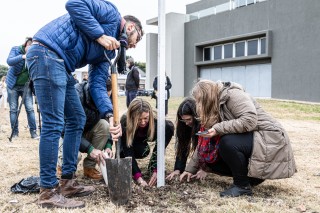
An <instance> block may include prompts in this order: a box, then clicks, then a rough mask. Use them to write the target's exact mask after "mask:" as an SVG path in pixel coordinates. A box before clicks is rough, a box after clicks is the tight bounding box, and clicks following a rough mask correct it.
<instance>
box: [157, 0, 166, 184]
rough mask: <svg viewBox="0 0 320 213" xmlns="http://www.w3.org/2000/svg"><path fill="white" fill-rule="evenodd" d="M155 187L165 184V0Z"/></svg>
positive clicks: (161, 8) (160, 44) (160, 32)
mask: <svg viewBox="0 0 320 213" xmlns="http://www.w3.org/2000/svg"><path fill="white" fill-rule="evenodd" d="M158 23H159V24H158V99H157V101H158V122H157V131H158V134H157V164H158V168H157V172H158V173H157V187H161V186H164V184H165V181H164V180H165V177H164V176H165V168H164V167H165V78H166V77H165V64H166V63H165V42H166V40H165V34H166V17H165V0H158Z"/></svg>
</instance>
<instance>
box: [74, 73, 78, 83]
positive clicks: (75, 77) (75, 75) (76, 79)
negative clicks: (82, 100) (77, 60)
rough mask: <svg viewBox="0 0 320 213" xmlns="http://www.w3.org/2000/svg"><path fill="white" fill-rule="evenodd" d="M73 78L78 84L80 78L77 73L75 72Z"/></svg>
mask: <svg viewBox="0 0 320 213" xmlns="http://www.w3.org/2000/svg"><path fill="white" fill-rule="evenodd" d="M73 78H74V80H75V81H76V84H78V83H79V80H78V78H77V74H73Z"/></svg>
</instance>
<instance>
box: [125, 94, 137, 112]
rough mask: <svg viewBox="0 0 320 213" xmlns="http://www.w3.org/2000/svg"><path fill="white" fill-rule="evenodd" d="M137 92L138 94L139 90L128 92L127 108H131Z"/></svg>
mask: <svg viewBox="0 0 320 213" xmlns="http://www.w3.org/2000/svg"><path fill="white" fill-rule="evenodd" d="M137 92H138V90H130V91H128V90H127V91H126V95H127V108H128V107H129V104H130V103H131V101H132V100H133V99H135V98H136V97H137Z"/></svg>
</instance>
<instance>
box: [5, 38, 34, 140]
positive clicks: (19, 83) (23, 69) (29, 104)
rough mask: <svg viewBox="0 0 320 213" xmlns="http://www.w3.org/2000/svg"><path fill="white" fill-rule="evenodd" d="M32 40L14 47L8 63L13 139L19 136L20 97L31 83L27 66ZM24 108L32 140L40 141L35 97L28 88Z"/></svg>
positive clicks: (28, 39)
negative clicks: (28, 83)
mask: <svg viewBox="0 0 320 213" xmlns="http://www.w3.org/2000/svg"><path fill="white" fill-rule="evenodd" d="M31 42H32V38H31V37H27V38H26V40H25V42H24V43H23V44H22V45H20V46H15V47H12V49H11V51H10V53H9V56H8V59H7V63H8V65H9V66H10V67H9V70H8V74H7V78H6V84H7V91H8V102H9V107H10V123H11V130H12V131H13V138H15V137H18V136H19V125H18V123H19V121H18V109H19V97H21V98H22V97H23V92H24V89H25V87H26V86H27V85H26V83H27V82H28V81H29V72H28V68H27V66H26V60H25V59H26V53H27V51H28V49H29V47H30V45H31ZM26 89H27V93H26V94H25V100H24V103H23V104H24V106H25V109H26V112H27V119H28V126H29V131H30V135H31V138H33V139H39V136H38V134H37V125H36V119H35V115H34V109H33V97H32V92H31V89H30V88H26ZM15 123H16V125H15Z"/></svg>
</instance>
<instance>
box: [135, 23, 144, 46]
mask: <svg viewBox="0 0 320 213" xmlns="http://www.w3.org/2000/svg"><path fill="white" fill-rule="evenodd" d="M134 28H135V29H136V31H137V33H138V36H137V41H136V42H137V43H138V42H139V41H140V40H141V37H142V36H141V33H140V31H139V30H138V29H137V26H136V25H134Z"/></svg>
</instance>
